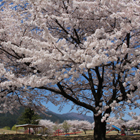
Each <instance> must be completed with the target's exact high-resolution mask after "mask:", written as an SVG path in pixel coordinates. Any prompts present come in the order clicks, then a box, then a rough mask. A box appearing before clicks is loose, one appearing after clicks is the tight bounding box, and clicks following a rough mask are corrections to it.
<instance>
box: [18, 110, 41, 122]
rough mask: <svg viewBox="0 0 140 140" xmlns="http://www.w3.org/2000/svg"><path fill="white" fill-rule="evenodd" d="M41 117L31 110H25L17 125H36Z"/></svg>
mask: <svg viewBox="0 0 140 140" xmlns="http://www.w3.org/2000/svg"><path fill="white" fill-rule="evenodd" d="M40 118H41V117H40V116H39V115H38V114H36V113H35V112H34V110H32V109H31V108H25V110H24V112H23V113H22V115H21V116H20V117H19V118H18V124H38V122H39V121H38V119H40Z"/></svg>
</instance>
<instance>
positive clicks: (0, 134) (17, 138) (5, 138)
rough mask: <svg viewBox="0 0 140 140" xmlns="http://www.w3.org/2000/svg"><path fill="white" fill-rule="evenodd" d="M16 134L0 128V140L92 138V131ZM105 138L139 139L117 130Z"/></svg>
mask: <svg viewBox="0 0 140 140" xmlns="http://www.w3.org/2000/svg"><path fill="white" fill-rule="evenodd" d="M19 133H21V132H18V134H16V131H11V130H4V129H0V140H94V139H93V131H87V133H86V134H85V133H84V132H82V133H79V134H77V135H70V136H55V137H54V136H50V137H46V136H38V135H28V134H19ZM106 137H107V140H140V134H139V133H136V134H135V135H134V136H120V133H119V134H118V132H117V131H111V132H110V133H108V134H107V136H106Z"/></svg>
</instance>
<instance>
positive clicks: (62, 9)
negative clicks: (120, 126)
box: [0, 0, 140, 140]
mask: <svg viewBox="0 0 140 140" xmlns="http://www.w3.org/2000/svg"><path fill="white" fill-rule="evenodd" d="M3 2H4V1H3ZM1 9H2V10H1V11H0V88H1V94H0V96H1V103H2V104H1V108H3V109H5V110H6V111H7V108H8V110H10V109H11V108H10V106H8V105H9V104H10V103H11V104H12V107H13V106H15V105H16V104H17V101H21V103H22V104H24V105H27V106H28V105H30V104H34V106H37V107H39V106H41V103H42V101H41V100H40V99H42V98H43V99H44V100H46V102H48V101H51V102H52V103H54V104H55V105H59V104H60V105H61V106H60V109H61V108H62V107H63V106H64V104H65V103H68V102H69V101H71V102H73V103H74V105H76V107H77V110H79V112H81V113H84V112H85V113H86V112H88V111H90V112H93V116H94V120H95V127H94V139H95V140H105V134H106V119H107V118H108V117H109V116H110V113H111V112H113V113H115V114H116V116H120V117H123V115H124V113H123V111H124V110H125V108H126V106H129V107H130V108H132V107H133V106H134V107H139V104H138V102H137V100H138V99H139V98H140V94H139V88H140V56H139V55H140V47H139V45H140V42H139V41H140V16H139V15H140V1H139V0H22V1H20V0H14V1H13V0H5V3H4V5H3V6H1ZM42 90H43V92H42V93H40V91H42ZM31 91H32V92H31ZM27 99H28V100H27ZM40 108H41V107H40ZM72 108H74V106H72Z"/></svg>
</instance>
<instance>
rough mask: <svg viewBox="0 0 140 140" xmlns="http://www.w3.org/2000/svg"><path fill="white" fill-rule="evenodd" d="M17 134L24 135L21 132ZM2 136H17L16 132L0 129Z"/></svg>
mask: <svg viewBox="0 0 140 140" xmlns="http://www.w3.org/2000/svg"><path fill="white" fill-rule="evenodd" d="M17 133H18V134H23V132H19V131H17ZM0 134H16V131H12V130H5V129H0Z"/></svg>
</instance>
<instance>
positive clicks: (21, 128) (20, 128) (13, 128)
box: [11, 124, 24, 131]
mask: <svg viewBox="0 0 140 140" xmlns="http://www.w3.org/2000/svg"><path fill="white" fill-rule="evenodd" d="M11 130H13V131H16V124H15V125H14V126H13V127H12V129H11ZM17 130H24V128H23V127H18V128H17Z"/></svg>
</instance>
